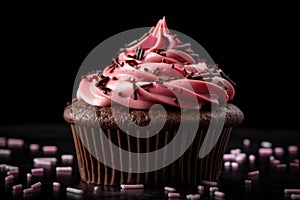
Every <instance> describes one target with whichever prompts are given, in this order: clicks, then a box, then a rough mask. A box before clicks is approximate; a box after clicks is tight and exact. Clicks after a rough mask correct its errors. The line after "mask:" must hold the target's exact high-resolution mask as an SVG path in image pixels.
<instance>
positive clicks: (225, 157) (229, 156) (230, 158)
mask: <svg viewBox="0 0 300 200" xmlns="http://www.w3.org/2000/svg"><path fill="white" fill-rule="evenodd" d="M223 160H224V161H235V155H234V154H224V155H223Z"/></svg>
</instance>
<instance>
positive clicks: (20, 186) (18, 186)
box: [12, 184, 23, 190]
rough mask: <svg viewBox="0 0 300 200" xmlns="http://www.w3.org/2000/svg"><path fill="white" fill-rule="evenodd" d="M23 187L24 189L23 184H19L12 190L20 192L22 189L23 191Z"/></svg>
mask: <svg viewBox="0 0 300 200" xmlns="http://www.w3.org/2000/svg"><path fill="white" fill-rule="evenodd" d="M22 187H23V185H22V184H18V185H14V186H13V187H12V189H13V190H20V189H22Z"/></svg>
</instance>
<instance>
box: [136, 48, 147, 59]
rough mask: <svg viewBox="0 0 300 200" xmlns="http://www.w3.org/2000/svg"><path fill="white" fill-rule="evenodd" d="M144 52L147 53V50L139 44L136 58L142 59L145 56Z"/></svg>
mask: <svg viewBox="0 0 300 200" xmlns="http://www.w3.org/2000/svg"><path fill="white" fill-rule="evenodd" d="M144 53H145V50H144V49H143V48H142V47H141V46H139V47H138V48H136V50H135V58H136V59H138V60H142V59H143V57H144Z"/></svg>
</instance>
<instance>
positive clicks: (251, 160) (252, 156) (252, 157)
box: [249, 154, 255, 163]
mask: <svg viewBox="0 0 300 200" xmlns="http://www.w3.org/2000/svg"><path fill="white" fill-rule="evenodd" d="M249 161H250V163H254V162H255V155H252V154H251V155H249Z"/></svg>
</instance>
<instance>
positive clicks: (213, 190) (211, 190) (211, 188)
mask: <svg viewBox="0 0 300 200" xmlns="http://www.w3.org/2000/svg"><path fill="white" fill-rule="evenodd" d="M218 190H219V188H218V187H210V188H209V191H210V192H215V191H218Z"/></svg>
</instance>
